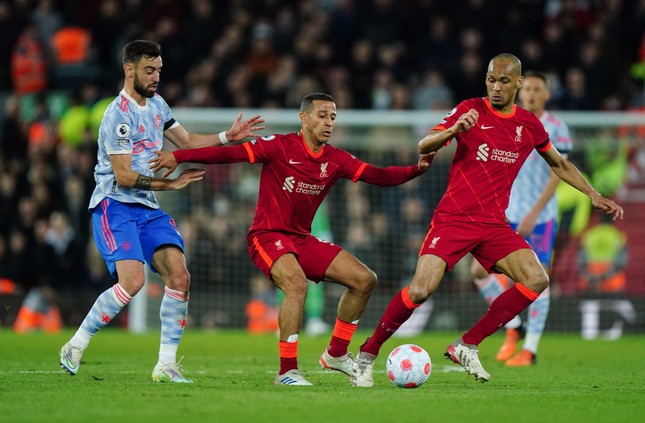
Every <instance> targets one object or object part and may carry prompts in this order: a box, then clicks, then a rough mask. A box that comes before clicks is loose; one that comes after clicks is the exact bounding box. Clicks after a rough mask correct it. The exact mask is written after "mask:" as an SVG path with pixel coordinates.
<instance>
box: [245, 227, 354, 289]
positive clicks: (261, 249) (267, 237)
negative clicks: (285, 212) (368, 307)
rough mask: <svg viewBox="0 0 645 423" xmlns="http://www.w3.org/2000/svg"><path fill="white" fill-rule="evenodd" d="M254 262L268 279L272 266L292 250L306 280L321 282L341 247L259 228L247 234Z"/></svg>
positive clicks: (313, 237)
mask: <svg viewBox="0 0 645 423" xmlns="http://www.w3.org/2000/svg"><path fill="white" fill-rule="evenodd" d="M247 241H248V247H249V255H250V256H251V260H252V261H253V263H254V264H255V265H256V266H257V267H258V268H259V269H260V270H261V271H262V272H263V273H264V274H265V275H267V277H268V278H269V279H271V280H273V279H272V278H271V266H273V263H275V261H276V260H277V259H279V258H280V257H282V256H283V255H284V254H287V253H293V254H294V255H295V256H296V259H297V260H298V263H299V264H300V267H302V270H303V271H304V272H305V275H306V276H307V279H309V280H311V281H314V282H320V281H321V280H323V279H324V277H325V272H326V271H327V269H328V268H329V265H330V264H331V262H332V261H333V260H334V258H335V257H336V255H338V253H340V251H341V250H342V248H340V247H339V246H338V245H336V244H332V243H331V242H327V241H321V240H320V239H318V238H316V237H315V236H313V235H308V236H294V235H288V234H285V233H282V232H268V231H258V232H253V233H251V234H249V235H248V237H247Z"/></svg>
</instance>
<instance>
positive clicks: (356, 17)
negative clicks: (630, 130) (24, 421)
mask: <svg viewBox="0 0 645 423" xmlns="http://www.w3.org/2000/svg"><path fill="white" fill-rule="evenodd" d="M141 38H142V39H149V40H153V41H157V42H159V43H160V44H161V46H162V52H163V56H162V57H163V73H162V81H161V88H160V93H161V94H162V95H163V96H164V98H165V99H166V100H167V102H168V103H169V104H170V106H171V107H233V108H244V107H262V108H295V107H298V106H299V102H300V100H301V98H302V97H303V96H304V95H305V94H307V93H309V92H312V91H326V92H329V93H330V94H332V95H333V96H334V98H335V99H336V102H337V104H338V107H339V108H340V109H383V110H394V109H399V110H430V109H433V110H446V109H448V108H450V107H452V105H454V104H456V102H458V101H460V100H461V99H464V98H468V97H474V96H480V95H484V94H485V86H484V74H485V70H486V66H487V63H488V60H489V59H490V58H491V57H492V56H494V55H495V54H498V53H501V52H513V53H515V54H516V55H517V56H518V57H520V59H521V60H522V62H523V66H524V69H525V70H527V69H535V70H542V71H546V72H548V74H549V75H550V78H551V82H552V91H553V95H552V99H551V102H550V104H549V108H551V109H556V110H557V109H562V110H625V109H631V108H639V107H643V106H645V101H644V99H643V85H642V84H643V83H642V81H638V80H636V79H635V78H633V77H632V75H631V73H630V66H631V65H632V64H634V63H637V62H639V61H645V1H644V0H607V1H599V0H467V1H464V2H459V6H456V5H455V4H453V3H450V2H445V1H436V0H406V1H395V0H369V1H368V0H303V1H298V2H292V1H280V0H253V1H252V0H218V1H210V0H190V1H181V0H157V1H155V2H149V1H148V2H144V1H142V0H102V1H90V0H58V1H57V0H11V1H10V0H0V40H2V42H0V104H2V105H3V108H4V113H3V114H2V118H1V119H0V279H2V278H4V279H7V280H12V281H16V286H18V287H19V288H20V289H22V291H23V292H26V291H28V290H29V289H31V288H33V287H39V286H40V287H42V286H46V287H54V289H55V291H57V292H61V291H64V290H73V291H74V292H79V290H80V291H83V290H85V291H91V292H95V291H99V290H102V289H104V287H105V286H106V284H107V283H109V280H108V276H107V274H106V271H105V266H104V264H103V262H102V261H101V259H100V257H97V253H96V249H95V248H94V246H93V245H92V237H91V234H90V233H89V224H88V222H89V213H88V212H87V210H86V208H87V204H88V198H89V195H90V193H91V191H92V189H93V186H94V180H93V174H92V172H93V167H94V164H95V161H96V133H97V125H98V122H99V121H100V117H101V115H102V111H103V110H104V108H105V105H106V102H109V101H111V99H113V98H114V96H115V95H116V94H117V93H118V91H119V90H120V89H121V88H122V85H123V82H122V77H123V71H122V63H121V49H122V46H123V45H124V44H125V43H126V42H128V41H131V40H133V39H141ZM79 122H80V124H79ZM294 129H295V128H294ZM357 154H359V156H360V157H361V158H363V159H364V160H367V161H370V162H372V163H375V164H394V163H392V160H395V161H396V162H397V163H398V164H407V163H410V162H411V161H412V160H413V159H414V158H413V157H411V156H405V154H407V153H403V157H397V156H396V155H394V153H393V152H389V153H387V154H384V155H381V156H379V157H373V156H371V154H372V153H371V152H370V151H362V152H361V151H358V152H357ZM383 160H387V162H383V163H379V161H383ZM446 169H447V168H446ZM444 170H445V169H442V167H441V165H439V166H437V170H435V172H436V173H437V177H438V178H440V179H439V180H438V182H437V184H438V185H440V186H442V187H445V180H444V179H441V178H446V174H445V171H444ZM209 172H210V175H211V177H210V178H208V179H209V181H210V182H208V183H206V182H205V183H204V184H203V185H204V187H201V188H200V187H196V188H194V189H193V188H191V189H189V190H188V194H187V195H188V200H189V201H188V202H186V203H185V206H182V207H184V208H183V209H181V208H180V210H178V213H179V215H180V216H185V219H184V221H183V223H182V220H180V219H178V221H179V222H180V223H181V224H182V225H183V228H182V233H183V234H184V236H185V237H186V239H187V257H188V259H189V261H193V262H194V263H199V262H203V263H204V267H203V268H204V269H207V270H205V271H204V272H206V273H205V274H203V275H202V276H197V277H198V278H203V279H204V281H207V282H208V283H209V284H210V283H222V284H239V281H240V280H244V281H248V280H249V279H250V278H252V277H253V276H254V275H253V272H252V267H251V265H250V261H249V260H248V258H247V256H246V246H245V243H244V240H245V231H246V227H247V226H248V224H249V222H250V220H251V219H250V216H251V213H252V211H253V207H254V204H255V196H256V191H255V189H256V187H257V172H256V171H253V170H251V171H249V169H248V167H245V166H240V167H239V168H234V167H228V166H222V167H221V169H220V167H218V168H217V169H211V170H209ZM204 190H207V191H204ZM352 190H354V191H352ZM337 191H338V193H337V194H334V195H333V196H332V197H331V198H330V200H329V201H330V202H332V203H335V205H336V206H337V207H333V205H332V207H331V210H335V212H334V215H333V216H332V221H333V222H335V223H334V225H335V232H337V233H335V234H334V238H335V239H336V240H337V242H339V243H340V244H341V245H343V246H344V247H346V248H348V249H350V250H351V251H353V252H354V253H355V254H356V255H357V256H359V257H371V258H373V260H370V261H371V263H368V264H369V265H371V266H372V267H373V268H374V269H375V270H376V271H377V272H378V273H379V274H380V275H382V278H383V279H384V280H385V281H390V282H391V285H396V284H398V283H400V281H399V280H398V278H399V277H400V275H401V274H402V273H403V272H402V268H401V266H403V267H404V268H406V267H410V266H413V265H414V263H413V262H410V263H407V262H406V260H408V259H410V260H412V259H414V258H415V256H416V250H417V249H418V245H419V243H420V242H421V241H420V240H418V239H415V238H414V237H418V236H419V234H424V233H425V225H427V222H428V220H429V217H430V214H431V213H432V207H433V205H434V204H435V203H436V200H437V199H438V198H439V196H440V195H441V192H436V193H433V194H432V195H428V193H427V192H424V193H421V192H420V187H419V186H418V184H415V183H409V184H406V185H405V186H404V187H401V188H397V189H392V190H387V193H384V192H385V191H379V194H378V195H377V194H373V193H372V190H371V188H364V187H359V186H357V185H354V184H347V186H344V185H343V186H341V187H339V188H338V189H337ZM381 195H386V196H390V197H391V198H388V199H387V200H386V201H383V200H382V199H381V198H380V197H378V196H381ZM435 197H436V198H435ZM206 199H208V200H206ZM238 212H239V213H238ZM367 212H369V213H367ZM366 216H369V219H367V218H366ZM405 233H409V234H410V238H411V239H408V238H406V237H405V236H399V237H395V238H392V236H391V235H392V234H405ZM231 240H233V242H232V241H231ZM195 244H198V245H195ZM212 251H219V253H218V254H217V255H215V256H213V255H212V254H210V253H209V252H212ZM218 263H219V264H218ZM189 266H190V264H189ZM195 267H196V268H202V265H198V264H195ZM412 270H413V269H407V268H406V269H405V270H404V273H405V274H412ZM239 285H240V286H245V284H244V283H243V284H239ZM194 286H196V288H195V289H199V286H200V284H198V283H196V284H195V285H194ZM385 286H388V284H387V283H386V284H385ZM240 289H241V290H242V291H243V293H246V291H245V290H246V289H248V287H244V288H240ZM93 295H94V294H88V296H89V297H91V296H93ZM194 298H197V296H195V297H194Z"/></svg>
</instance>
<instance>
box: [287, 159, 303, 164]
mask: <svg viewBox="0 0 645 423" xmlns="http://www.w3.org/2000/svg"><path fill="white" fill-rule="evenodd" d="M289 164H302V162H294V161H293V159H289Z"/></svg>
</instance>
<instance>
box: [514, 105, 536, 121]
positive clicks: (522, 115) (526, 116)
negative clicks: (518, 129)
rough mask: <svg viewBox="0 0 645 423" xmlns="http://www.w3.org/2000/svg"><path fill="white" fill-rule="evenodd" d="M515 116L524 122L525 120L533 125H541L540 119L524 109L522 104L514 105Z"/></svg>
mask: <svg viewBox="0 0 645 423" xmlns="http://www.w3.org/2000/svg"><path fill="white" fill-rule="evenodd" d="M515 116H516V117H517V118H518V119H520V120H522V121H524V122H527V123H530V124H533V125H538V126H542V123H541V122H540V119H539V118H538V117H537V116H536V115H535V113H533V112H531V111H529V110H527V109H525V108H524V107H522V106H518V105H516V106H515Z"/></svg>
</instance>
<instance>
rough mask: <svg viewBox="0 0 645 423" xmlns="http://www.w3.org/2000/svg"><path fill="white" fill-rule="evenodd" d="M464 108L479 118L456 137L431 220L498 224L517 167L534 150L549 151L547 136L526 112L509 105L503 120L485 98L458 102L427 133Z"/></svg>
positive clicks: (447, 125) (446, 124)
mask: <svg viewBox="0 0 645 423" xmlns="http://www.w3.org/2000/svg"><path fill="white" fill-rule="evenodd" d="M470 109H475V110H477V112H478V113H479V119H478V121H477V125H476V126H475V127H473V128H471V129H470V130H469V131H467V132H463V133H461V134H459V135H458V136H457V137H455V139H456V140H457V151H456V152H455V156H454V158H453V161H452V166H451V168H450V176H449V179H448V187H447V189H446V193H445V194H444V195H443V197H442V198H441V201H440V202H439V205H438V206H437V208H436V210H435V213H434V217H433V221H436V222H447V221H455V220H457V221H469V222H503V221H505V220H506V215H505V210H506V208H507V207H508V199H509V196H510V193H511V186H512V185H513V181H514V180H515V177H516V176H517V173H518V172H519V170H520V167H521V166H522V163H524V161H525V160H526V158H527V157H528V156H529V154H530V153H531V151H532V150H533V149H534V148H536V149H537V150H538V151H547V150H548V149H549V148H551V142H550V141H549V135H548V134H547V132H546V131H545V130H544V126H542V123H541V122H540V120H539V119H538V118H537V117H536V116H535V115H534V114H533V113H531V112H529V111H528V110H526V109H523V108H521V107H519V106H516V105H514V106H513V112H511V113H510V114H508V115H504V114H501V113H499V112H498V111H497V110H495V109H494V108H493V107H492V106H491V105H490V103H489V101H488V98H472V99H469V100H464V101H462V102H461V103H459V105H458V106H457V107H455V108H454V109H452V111H451V112H450V113H449V114H448V116H446V117H445V118H444V120H442V121H441V122H440V123H439V125H437V126H435V127H434V128H433V129H441V130H445V129H447V128H450V127H452V126H453V125H454V123H455V122H456V121H457V119H458V118H459V116H461V115H462V114H464V113H466V112H467V111H468V110H470Z"/></svg>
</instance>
